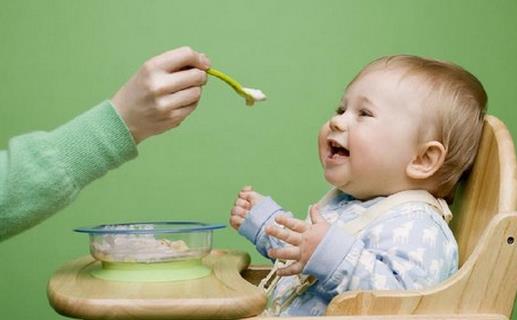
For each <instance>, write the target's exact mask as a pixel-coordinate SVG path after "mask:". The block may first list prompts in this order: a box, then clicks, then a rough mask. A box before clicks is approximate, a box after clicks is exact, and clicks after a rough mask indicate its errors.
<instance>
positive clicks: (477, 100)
mask: <svg viewBox="0 0 517 320" xmlns="http://www.w3.org/2000/svg"><path fill="white" fill-rule="evenodd" d="M383 68H389V69H392V68H393V69H402V70H403V71H404V75H403V77H406V76H415V77H417V79H419V80H422V84H423V86H424V88H425V90H427V92H428V95H427V97H426V98H425V101H424V104H425V106H424V107H426V108H429V110H432V112H433V113H434V114H435V117H434V118H435V119H436V121H432V123H433V125H434V131H435V132H436V137H435V138H436V139H437V140H438V141H439V142H441V143H442V144H443V146H444V147H445V150H446V156H445V160H444V163H443V165H442V166H441V167H440V168H439V169H438V171H437V172H436V173H435V174H434V176H433V177H435V178H436V179H437V181H438V187H437V189H436V190H430V191H432V193H433V194H434V195H435V196H437V197H447V196H451V192H452V191H453V190H454V186H455V185H456V183H457V182H458V180H459V179H460V177H461V176H462V174H463V173H464V172H465V171H467V170H468V169H469V168H470V167H471V166H472V163H473V162H474V158H475V156H476V154H477V150H478V147H479V141H480V139H481V131H482V128H483V118H484V115H485V112H486V104H487V100H488V98H487V94H486V92H485V89H484V88H483V85H482V84H481V82H480V81H479V80H478V79H477V78H476V77H475V76H474V75H472V74H471V73H470V72H468V71H466V70H465V69H463V68H462V67H460V66H458V65H456V64H453V63H450V62H443V61H438V60H433V59H427V58H422V57H417V56H411V55H396V56H388V57H383V58H380V59H377V60H375V61H373V62H371V63H370V64H368V65H367V66H366V67H364V68H363V69H362V70H361V72H359V74H358V75H357V76H356V77H355V78H354V79H353V80H352V82H351V83H350V84H349V85H348V86H350V85H351V84H352V83H353V82H355V81H356V80H357V79H359V78H361V77H362V76H363V75H365V74H366V73H368V72H370V71H373V70H379V69H383Z"/></svg>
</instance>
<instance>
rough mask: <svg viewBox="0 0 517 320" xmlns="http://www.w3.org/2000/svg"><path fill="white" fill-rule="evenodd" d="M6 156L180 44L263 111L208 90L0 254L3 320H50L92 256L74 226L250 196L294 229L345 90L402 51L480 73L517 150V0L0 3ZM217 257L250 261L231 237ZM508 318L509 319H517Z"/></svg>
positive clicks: (200, 211)
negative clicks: (278, 210)
mask: <svg viewBox="0 0 517 320" xmlns="http://www.w3.org/2000/svg"><path fill="white" fill-rule="evenodd" d="M0 4H1V5H0V84H1V85H0V148H1V149H5V147H6V146H7V142H8V139H9V137H12V136H16V135H19V134H22V133H25V132H29V131H33V130H51V129H52V128H55V127H56V126H58V125H60V124H62V123H65V122H66V121H68V120H70V119H72V118H73V117H74V116H75V115H77V114H79V113H81V112H83V111H85V110H87V109H88V108H90V107H91V106H93V105H95V104H97V103H99V102H100V101H102V100H103V99H106V98H110V97H111V96H112V95H113V94H114V92H115V91H116V90H117V89H118V88H119V87H120V86H121V85H122V84H123V83H124V82H125V81H126V80H127V79H128V78H129V77H130V76H131V75H132V74H133V73H134V72H135V71H136V70H137V69H138V68H139V66H140V65H141V64H142V63H143V62H144V61H145V60H146V59H148V58H150V57H152V56H154V55H156V54H158V53H161V52H163V51H165V50H168V49H171V48H175V47H178V46H182V45H190V46H192V47H193V48H195V49H197V50H199V51H202V52H205V53H206V54H207V55H208V56H209V57H210V58H211V60H212V62H213V65H214V66H215V67H217V68H220V69H221V70H223V71H225V72H227V73H229V74H231V75H232V76H234V77H235V78H236V79H238V80H239V81H241V82H242V83H243V84H245V85H248V86H250V87H256V88H260V89H262V90H263V91H264V92H265V93H266V94H267V95H268V101H267V102H265V103H263V104H260V105H258V106H257V107H256V108H252V109H250V108H247V107H245V106H244V101H243V99H242V98H240V97H238V96H237V95H236V94H235V93H234V92H233V91H232V90H231V89H230V88H229V87H227V86H226V85H224V84H223V83H222V82H220V81H219V80H216V79H210V80H209V82H208V85H207V86H206V88H205V90H204V95H203V98H202V102H201V103H200V105H199V107H198V110H197V111H196V112H195V113H194V114H192V116H191V117H190V118H188V119H187V121H185V122H184V123H183V124H182V125H181V126H180V127H179V128H178V129H177V130H174V131H171V132H169V133H166V134H163V135H161V136H158V137H155V138H153V139H150V140H147V141H145V142H144V143H142V144H141V145H140V146H139V152H140V156H139V157H138V158H137V159H136V160H134V161H131V162H129V163H127V164H125V165H124V166H122V167H121V168H119V169H117V170H115V171H113V172H111V173H109V174H108V175H107V176H105V177H103V178H102V179H100V180H98V181H95V182H94V183H92V184H91V185H89V186H88V187H86V188H85V189H84V191H83V192H82V193H81V194H80V196H79V197H78V199H77V200H76V201H75V202H74V203H73V204H72V205H70V206H69V207H67V208H66V209H64V210H62V211H61V212H60V213H59V214H57V215H55V216H53V217H52V218H50V219H48V220H47V221H45V222H44V223H42V224H40V225H38V226H37V227H35V228H33V229H31V230H29V231H26V232H24V233H22V234H20V235H18V236H16V237H14V238H11V239H10V240H8V241H5V242H2V243H0V318H2V319H56V318H59V316H58V315H57V314H56V313H54V311H53V310H52V308H51V307H50V306H49V305H48V302H47V297H46V285H47V281H48V279H49V277H50V276H51V274H52V273H53V271H54V270H56V268H58V267H59V266H60V265H62V264H63V263H65V262H66V261H69V260H70V259H74V258H76V257H78V256H81V255H85V254H88V246H87V241H88V240H87V238H86V236H84V235H80V234H75V233H73V232H72V229H73V228H74V227H77V226H83V225H92V224H99V223H110V222H126V221H141V220H166V219H169V220H170V219H179V220H181V219H189V220H200V221H205V222H211V223H226V222H227V221H228V218H229V212H230V208H231V207H232V204H233V201H234V198H235V196H236V193H237V192H238V190H239V188H240V187H241V186H243V185H245V184H252V185H253V186H255V188H256V189H257V190H259V191H261V192H262V193H264V194H268V195H273V196H274V197H275V199H276V200H277V201H278V202H279V203H281V204H282V205H283V206H284V207H286V208H289V209H290V210H291V211H293V212H294V213H295V215H297V216H298V217H303V216H304V214H305V212H306V208H307V206H308V205H309V204H310V203H312V202H314V201H316V200H317V199H319V197H320V196H321V195H322V194H323V193H324V192H325V191H326V190H327V189H328V185H327V184H326V183H325V181H324V179H323V178H322V174H321V173H322V172H321V169H320V165H319V161H318V156H317V151H316V150H317V149H316V135H317V132H318V129H319V127H320V126H321V124H322V123H323V122H324V121H326V119H328V118H329V117H330V116H331V114H332V113H333V111H334V110H335V107H336V106H337V104H338V102H339V99H340V96H341V94H342V91H343V88H344V86H345V85H346V83H347V82H348V81H350V80H351V79H352V77H353V76H354V75H355V74H356V73H357V72H358V71H359V70H360V69H361V68H362V67H363V66H364V65H365V64H366V63H367V62H369V61H371V60H372V59H374V58H377V57H380V56H384V55H389V54H398V53H409V54H416V55H422V56H429V57H434V58H438V59H445V60H450V61H454V62H456V63H458V64H460V65H462V66H464V67H465V68H466V69H467V70H469V71H471V72H472V73H474V74H475V75H476V76H477V77H478V78H479V79H481V81H482V82H483V83H484V85H485V88H486V90H487V92H488V95H489V112H490V113H491V114H494V115H496V116H498V117H499V118H500V119H502V120H503V121H504V122H505V123H506V124H507V125H508V126H509V128H510V131H511V132H512V135H513V137H514V139H516V138H517V118H516V115H517V111H516V110H517V109H516V108H515V106H514V103H515V101H517V90H515V83H516V82H515V75H516V74H517V59H516V57H517V41H515V40H516V39H517V37H516V36H517V19H516V18H515V17H516V16H517V2H516V1H469V0H464V1H436V0H433V1H273V0H271V1H253V2H252V1H192V0H189V1H105V0H90V1H68V0H52V1H50V0H45V1H43V0H37V1H36V0H34V1H22V0H16V1H14V0H13V1H6V0H2V1H0ZM215 246H216V247H221V248H238V249H243V250H246V251H248V252H250V253H251V255H252V258H253V261H254V262H256V263H263V262H265V260H264V259H262V258H260V257H259V256H258V254H257V253H256V252H255V250H254V248H253V247H252V246H251V245H249V244H248V243H247V242H246V241H245V240H244V239H243V238H241V237H240V236H238V235H237V233H236V232H234V231H233V229H231V228H230V227H228V228H227V229H225V230H223V231H218V232H217V233H216V234H215ZM513 319H517V315H514V317H513Z"/></svg>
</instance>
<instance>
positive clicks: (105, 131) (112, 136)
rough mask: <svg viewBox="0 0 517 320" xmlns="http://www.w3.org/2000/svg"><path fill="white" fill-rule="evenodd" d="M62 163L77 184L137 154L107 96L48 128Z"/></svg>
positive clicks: (86, 182)
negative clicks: (58, 125) (71, 117)
mask: <svg viewBox="0 0 517 320" xmlns="http://www.w3.org/2000/svg"><path fill="white" fill-rule="evenodd" d="M50 135H51V136H52V137H53V140H52V141H53V144H54V146H55V147H56V148H57V149H58V150H59V152H60V154H62V155H63V166H64V167H65V169H66V170H67V172H68V174H69V175H70V176H71V177H72V178H73V179H74V181H75V183H76V184H77V185H78V186H79V187H83V186H85V185H86V184H88V183H89V182H91V181H92V180H94V179H96V178H98V177H100V176H102V175H103V174H105V173H106V172H107V171H108V170H110V169H113V168H116V167H118V166H120V165H121V164H122V163H124V162H126V161H128V160H130V159H133V158H135V157H136V156H137V155H138V151H137V148H136V144H135V142H134V140H133V136H132V135H131V132H130V131H129V129H128V128H127V126H126V124H125V123H124V121H123V120H122V119H121V118H120V116H119V115H118V113H117V112H116V111H115V109H114V107H113V105H112V104H111V102H110V101H109V100H106V101H104V102H102V103H100V104H99V105H97V106H96V107H94V108H92V109H90V110H88V111H86V112H85V113H83V114H81V115H79V116H78V117H76V118H75V119H73V120H72V121H70V122H68V123H66V124H64V125H62V126H61V127H59V128H57V129H55V130H54V131H52V132H50Z"/></svg>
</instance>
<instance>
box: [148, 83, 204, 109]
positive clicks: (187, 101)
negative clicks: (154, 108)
mask: <svg viewBox="0 0 517 320" xmlns="http://www.w3.org/2000/svg"><path fill="white" fill-rule="evenodd" d="M201 92H202V90H201V87H191V88H187V89H184V90H181V91H178V92H175V93H173V94H168V95H165V96H161V97H160V98H158V99H157V105H158V108H159V109H160V111H161V112H162V114H167V115H169V114H170V115H172V112H173V111H175V110H178V109H180V108H182V107H187V106H191V105H192V104H195V103H197V102H198V101H199V99H200V98H201Z"/></svg>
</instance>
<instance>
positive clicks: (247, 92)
mask: <svg viewBox="0 0 517 320" xmlns="http://www.w3.org/2000/svg"><path fill="white" fill-rule="evenodd" d="M206 73H208V74H209V75H212V76H214V77H216V78H219V79H221V80H223V81H224V82H226V83H227V84H229V85H230V86H231V87H232V88H233V90H235V92H237V94H239V95H240V96H242V97H244V99H246V105H248V106H253V104H255V102H256V101H263V100H266V95H264V93H262V91H260V90H258V89H251V88H244V87H243V86H242V85H241V84H240V83H238V82H237V81H236V80H234V79H233V78H232V77H230V76H229V75H227V74H225V73H223V72H221V71H219V70H216V69H214V68H209V69H207V70H206Z"/></svg>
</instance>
